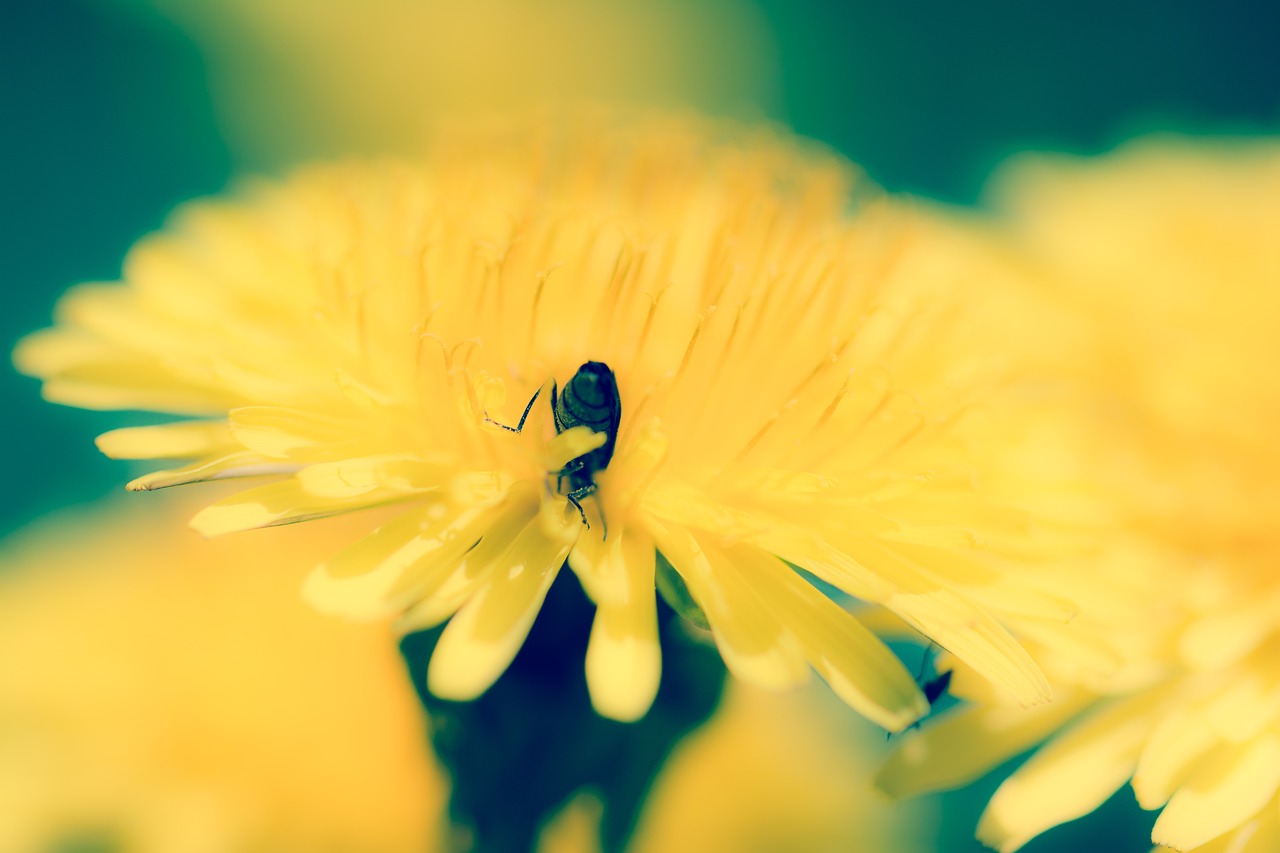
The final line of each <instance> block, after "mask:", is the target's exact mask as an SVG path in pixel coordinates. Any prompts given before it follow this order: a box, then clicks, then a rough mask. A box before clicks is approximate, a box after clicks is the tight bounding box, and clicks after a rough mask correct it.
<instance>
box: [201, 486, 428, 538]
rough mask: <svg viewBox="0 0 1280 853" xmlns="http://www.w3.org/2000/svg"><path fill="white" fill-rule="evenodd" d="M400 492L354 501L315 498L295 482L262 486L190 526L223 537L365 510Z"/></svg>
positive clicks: (374, 494)
mask: <svg viewBox="0 0 1280 853" xmlns="http://www.w3.org/2000/svg"><path fill="white" fill-rule="evenodd" d="M403 497H404V496H403V495H402V494H400V493H398V492H385V491H379V492H370V493H368V494H363V495H359V496H357V497H354V498H348V499H345V500H343V499H338V498H316V497H313V496H312V495H310V494H307V492H306V491H305V490H304V489H303V488H302V486H301V485H299V484H298V482H297V481H296V480H285V481H284V482H282V483H272V484H271V485H269V486H259V487H258V488H256V489H249V490H247V491H244V492H239V493H237V494H234V495H231V496H230V497H228V498H224V499H223V500H220V501H218V502H217V503H214V504H210V505H209V506H207V507H205V508H204V509H202V510H200V512H198V513H196V515H195V517H194V518H192V519H191V526H192V527H193V528H194V529H195V530H196V531H197V532H199V533H200V534H202V535H204V536H220V535H222V534H223V533H233V532H235V531H238V530H253V529H255V528H258V527H274V526H276V525H279V524H293V523H294V522H298V521H311V520H312V519H316V518H328V517H329V516H331V515H340V514H342V513H344V512H351V511H352V510H357V509H365V508H367V507H373V506H378V505H380V504H386V503H391V502H392V501H395V500H400V499H402V498H403Z"/></svg>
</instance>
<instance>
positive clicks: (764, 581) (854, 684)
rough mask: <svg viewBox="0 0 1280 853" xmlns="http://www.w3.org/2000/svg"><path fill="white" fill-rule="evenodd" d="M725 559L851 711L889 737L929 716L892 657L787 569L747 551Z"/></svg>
mask: <svg viewBox="0 0 1280 853" xmlns="http://www.w3.org/2000/svg"><path fill="white" fill-rule="evenodd" d="M725 556H726V557H727V558H728V562H729V563H730V564H731V565H732V566H733V567H734V568H735V569H737V570H739V571H741V573H742V576H743V579H744V580H745V581H746V583H747V584H748V585H749V586H750V587H751V588H752V589H753V590H755V592H756V594H757V595H758V596H759V598H760V599H761V601H763V602H765V603H766V605H767V606H768V607H769V609H770V610H772V611H773V612H774V613H775V614H776V615H777V617H778V618H779V620H780V621H781V622H782V624H783V625H785V626H786V627H787V629H788V631H789V633H790V634H791V635H792V636H794V637H795V638H796V639H797V640H798V642H799V644H800V648H801V650H802V651H803V654H804V656H805V658H806V659H807V660H808V662H809V664H810V665H811V666H813V668H814V669H816V670H817V671H818V674H819V675H821V676H822V677H823V679H825V680H826V682H827V684H829V685H830V686H831V689H832V690H833V691H835V694H836V695H837V696H839V697H840V698H841V699H843V700H844V701H845V702H846V703H848V704H849V706H850V707H852V708H853V709H854V710H855V711H857V712H858V713H860V714H862V715H863V716H865V717H866V718H867V719H869V720H871V721H872V722H874V723H875V724H876V725H879V726H882V727H884V728H886V729H889V730H890V731H900V730H901V729H904V728H906V727H907V726H909V725H911V723H913V722H915V721H916V720H918V719H919V718H920V717H922V716H924V715H925V714H927V713H929V703H928V702H927V701H925V698H924V696H923V694H921V692H920V688H919V687H917V686H916V682H915V678H914V677H913V676H912V675H911V673H909V672H907V670H906V669H905V668H904V667H903V666H902V663H901V661H899V660H898V658H897V656H895V655H894V654H893V652H891V651H889V648H888V647H887V646H885V644H884V643H882V642H881V641H880V640H879V638H877V637H876V636H875V635H874V634H872V633H871V632H870V631H868V630H867V629H866V628H864V627H863V626H862V624H861V623H859V622H858V620H857V619H855V618H854V617H853V616H852V615H850V614H849V613H847V612H845V611H844V610H842V609H841V608H840V607H839V605H837V604H836V603H835V602H833V601H832V600H831V599H829V598H827V597H826V596H825V595H823V594H822V592H820V591H819V590H818V589H817V588H816V587H814V586H813V585H812V584H810V583H809V582H808V581H806V580H805V579H804V578H802V577H801V576H800V575H799V574H797V573H796V572H795V570H793V569H792V568H791V567H790V566H788V565H786V564H785V563H783V562H782V561H781V560H779V559H778V558H776V557H774V556H772V555H770V554H766V553H764V552H763V551H761V550H759V549H758V548H753V547H750V546H739V547H735V548H732V549H728V550H727V551H726V552H725Z"/></svg>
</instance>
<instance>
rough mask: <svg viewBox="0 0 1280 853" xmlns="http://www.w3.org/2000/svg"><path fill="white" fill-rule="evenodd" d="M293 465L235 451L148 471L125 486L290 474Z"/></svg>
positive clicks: (135, 487) (139, 488) (136, 489)
mask: <svg viewBox="0 0 1280 853" xmlns="http://www.w3.org/2000/svg"><path fill="white" fill-rule="evenodd" d="M296 469H297V466H296V465H289V464H281V463H279V462H277V461H276V460H274V459H263V458H262V457H261V456H259V455H258V454H256V453H250V452H247V451H245V452H239V453H231V454H228V455H226V456H219V457H215V458H213V459H201V460H199V461H197V462H193V463H191V464H190V465H184V466H183V467H181V468H170V469H166V470H163V471H152V472H151V473H150V474H143V475H142V476H141V477H138V478H137V479H136V480H131V481H130V482H129V483H128V484H127V485H126V486H125V488H126V489H128V490H129V491H131V492H150V491H154V490H155V489H167V488H169V487H170V486H183V485H186V484H188V483H204V482H208V481H210V480H229V479H235V478H240V477H266V476H272V475H281V474H292V473H293V472H294V471H295V470H296Z"/></svg>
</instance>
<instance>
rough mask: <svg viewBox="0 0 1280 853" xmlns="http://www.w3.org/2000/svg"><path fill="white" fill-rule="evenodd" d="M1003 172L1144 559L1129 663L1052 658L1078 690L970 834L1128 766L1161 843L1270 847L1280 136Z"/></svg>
mask: <svg viewBox="0 0 1280 853" xmlns="http://www.w3.org/2000/svg"><path fill="white" fill-rule="evenodd" d="M999 186H1000V188H1001V190H1002V196H1001V197H1002V198H1003V200H1004V202H1005V205H1006V206H1007V207H1008V208H1009V209H1011V210H1012V211H1013V212H1014V214H1016V222H1017V223H1018V224H1019V226H1020V228H1021V236H1022V238H1024V239H1025V241H1026V245H1027V246H1028V247H1029V248H1030V249H1031V250H1032V251H1034V252H1036V253H1038V254H1039V257H1040V259H1041V261H1042V262H1043V263H1044V264H1045V266H1046V268H1047V269H1052V270H1055V271H1056V274H1057V275H1059V276H1060V281H1061V283H1062V284H1063V285H1064V286H1065V287H1064V289H1066V290H1068V291H1069V293H1070V295H1071V297H1072V298H1073V299H1074V300H1076V306H1077V308H1079V309H1082V310H1083V311H1084V312H1086V313H1088V314H1090V315H1092V316H1093V317H1094V318H1095V321H1096V325H1095V330H1094V335H1096V341H1097V344H1098V346H1097V347H1096V349H1095V351H1094V355H1093V357H1092V358H1089V359H1085V360H1083V361H1082V362H1081V363H1080V364H1079V365H1078V368H1079V375H1080V377H1081V378H1083V379H1084V380H1085V381H1086V382H1088V383H1091V385H1092V388H1091V393H1092V395H1093V402H1092V403H1091V404H1090V406H1089V408H1090V409H1092V413H1091V418H1092V429H1094V430H1095V431H1096V433H1097V434H1099V435H1104V434H1105V435H1106V436H1107V438H1106V440H1105V442H1104V443H1108V442H1109V443H1110V444H1111V448H1110V450H1109V451H1105V452H1104V453H1103V455H1102V457H1101V458H1102V459H1104V460H1105V464H1103V465H1099V466H1098V470H1099V476H1100V477H1102V478H1104V479H1106V481H1107V482H1108V484H1109V487H1110V488H1111V489H1112V490H1113V492H1114V493H1115V494H1116V495H1117V496H1118V497H1119V498H1120V499H1121V500H1122V501H1123V502H1124V504H1125V512H1126V517H1127V518H1128V519H1130V520H1131V523H1132V524H1133V526H1134V529H1135V531H1136V533H1137V535H1138V536H1142V537H1147V538H1148V539H1149V542H1148V543H1147V544H1145V545H1144V544H1138V545H1137V547H1140V548H1145V549H1146V550H1147V551H1148V562H1147V565H1149V566H1150V565H1154V566H1155V567H1156V571H1155V572H1154V573H1150V574H1148V575H1147V576H1146V577H1145V578H1144V579H1143V580H1142V581H1141V583H1142V584H1145V585H1146V586H1147V595H1148V601H1147V602H1146V605H1145V608H1144V609H1143V610H1142V611H1140V613H1139V617H1138V618H1139V619H1140V620H1141V623H1140V624H1141V625H1142V626H1143V627H1144V628H1145V629H1147V633H1146V636H1145V637H1144V638H1143V641H1142V642H1141V643H1140V644H1136V645H1135V647H1134V648H1132V649H1130V650H1129V653H1130V655H1129V656H1130V658H1131V663H1132V664H1133V668H1132V670H1131V671H1132V672H1134V673H1142V674H1143V676H1142V677H1135V678H1134V679H1132V680H1131V681H1130V682H1129V683H1127V684H1125V683H1117V684H1112V685H1110V686H1109V689H1106V690H1098V689H1097V687H1098V685H1090V684H1081V683H1080V682H1079V681H1078V680H1076V681H1075V683H1074V684H1072V683H1071V678H1070V676H1066V677H1065V679H1066V689H1065V690H1063V691H1060V692H1072V691H1075V692H1077V693H1079V694H1080V696H1081V701H1080V706H1081V707H1085V706H1089V705H1090V704H1092V707H1090V708H1089V710H1088V713H1086V714H1084V715H1082V716H1080V717H1079V718H1077V719H1072V718H1071V715H1070V714H1063V715H1061V716H1058V717H1057V718H1055V719H1043V720H1040V721H1038V722H1036V723H1034V724H1033V725H1034V726H1035V728H1036V732H1034V733H1033V734H1024V736H1023V739H1022V745H1024V746H1025V745H1029V744H1030V743H1031V742H1034V741H1035V740H1038V739H1039V738H1041V737H1044V736H1045V735H1046V734H1049V733H1052V732H1054V730H1055V729H1057V728H1059V727H1060V726H1063V725H1064V724H1066V727H1065V728H1063V730H1062V731H1060V732H1058V733H1056V734H1054V735H1053V737H1052V739H1051V740H1050V741H1049V742H1048V744H1047V745H1045V746H1044V747H1043V748H1041V749H1040V750H1039V751H1038V752H1037V753H1036V754H1035V755H1034V756H1033V757H1032V758H1031V759H1030V760H1029V761H1028V762H1027V763H1026V764H1025V765H1024V766H1023V767H1022V768H1021V769H1019V770H1018V771H1017V772H1015V773H1014V774H1013V776H1012V777H1011V778H1009V779H1008V780H1007V781H1006V782H1005V783H1004V784H1003V785H1002V786H1001V788H1000V789H999V790H998V791H997V792H996V794H995V796H994V798H993V799H992V801H991V803H990V805H989V807H988V809H987V811H986V813H985V814H984V816H983V818H982V821H981V823H980V826H979V837H981V838H982V839H983V840H984V841H985V842H987V843H988V844H990V845H992V846H994V847H996V848H997V849H1000V850H1002V851H1011V850H1014V849H1016V848H1018V847H1019V846H1021V845H1022V844H1023V843H1025V842H1026V841H1027V840H1029V839H1030V838H1032V837H1034V836H1035V835H1037V834H1038V833H1040V832H1042V831H1044V830H1045V829H1048V828H1049V827H1051V826H1053V825H1055V824H1057V823H1060V822H1062V821H1065V820H1068V819H1071V818H1074V817H1076V816H1078V815H1081V814H1084V813H1087V812H1088V811H1091V810H1092V809H1093V808H1095V807H1097V806H1098V805H1100V804H1101V803H1102V802H1103V801H1104V800H1105V799H1106V798H1107V797H1108V796H1110V795H1111V794H1112V793H1113V792H1114V791H1116V790H1117V789H1119V788H1120V787H1121V786H1122V785H1124V784H1125V783H1126V782H1131V784H1132V786H1133V791H1134V793H1135V794H1136V796H1137V799H1138V802H1139V804H1140V805H1142V806H1143V807H1144V808H1147V809H1160V815H1159V818H1158V819H1157V821H1156V824H1155V828H1154V830H1153V840H1154V841H1155V843H1156V844H1158V845H1162V846H1165V847H1170V848H1174V849H1177V850H1184V851H1189V850H1197V851H1206V853H1207V851H1233V853H1261V851H1264V850H1265V851H1270V850H1275V849H1280V797H1278V796H1277V792H1278V791H1280V581H1278V578H1280V575H1277V572H1276V564H1277V560H1280V533H1278V531H1280V489H1278V488H1277V483H1280V451H1277V448H1276V443H1275V439H1274V435H1273V433H1274V429H1273V426H1274V424H1275V423H1276V422H1277V416H1280V386H1278V385H1277V383H1276V382H1275V379H1274V377H1273V376H1272V371H1273V369H1274V365H1275V364H1277V363H1280V336H1277V335H1276V334H1275V328H1276V320H1277V318H1280V287H1277V283H1278V282H1280V248H1277V247H1278V246H1280V243H1277V241H1276V239H1275V234H1276V232H1277V229H1278V228H1280V146H1278V145H1277V144H1276V143H1275V142H1274V141H1252V142H1245V141H1239V142H1235V143H1226V142H1224V143H1217V144H1209V143H1192V142H1187V141H1178V140H1172V139H1169V140H1159V139H1157V140H1146V141H1141V142H1137V143H1133V144H1131V145H1130V146H1128V147H1127V148H1125V149H1123V150H1121V151H1119V152H1117V153H1116V154H1113V155H1111V156H1109V157H1107V158H1105V159H1102V160H1100V161H1097V162H1078V161H1073V160H1065V159H1031V160H1029V161H1028V162H1025V163H1022V164H1015V166H1013V167H1012V168H1011V169H1009V170H1008V171H1007V172H1006V174H1005V175H1004V176H1003V177H1002V179H1001V183H1000V185H999ZM1152 561H1154V562H1152ZM1130 577H1131V578H1137V577H1139V576H1138V575H1131V576H1130ZM1051 672H1052V670H1051ZM1091 700H1097V701H1093V702H1091ZM998 713H999V712H998V709H993V710H992V711H991V714H992V715H994V714H998ZM939 728H941V727H939ZM928 734H930V733H926V736H928ZM946 734H947V733H945V732H940V733H938V734H937V735H936V736H934V737H932V738H931V740H930V746H931V747H932V749H931V750H930V754H932V755H939V754H945V753H946V752H947V751H948V750H947V744H946V743H945V735H946ZM951 734H952V735H954V734H955V733H954V732H952V733H951ZM995 737H996V738H997V739H1000V738H1002V737H1004V736H1003V735H1002V734H999V733H997V734H995ZM973 748H974V747H973V744H972V743H971V744H970V745H969V749H970V750H972V749H973Z"/></svg>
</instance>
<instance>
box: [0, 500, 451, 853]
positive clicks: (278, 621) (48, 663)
mask: <svg viewBox="0 0 1280 853" xmlns="http://www.w3.org/2000/svg"><path fill="white" fill-rule="evenodd" d="M153 509H154V508H153ZM141 515H147V516H150V515H151V513H139V512H138V510H137V509H136V508H131V509H130V511H129V512H127V513H126V512H122V511H114V512H108V511H104V512H101V513H100V514H99V515H92V514H89V513H87V512H85V511H83V510H77V511H75V512H65V513H63V514H62V515H61V516H56V517H53V518H51V519H49V520H47V521H45V522H42V523H41V524H40V525H38V526H37V527H36V528H35V529H34V530H30V531H27V532H25V533H23V534H22V535H21V536H18V537H15V539H12V540H10V541H9V542H7V543H6V544H5V548H4V551H3V552H2V556H0V560H2V562H3V565H2V566H0V648H3V649H4V650H5V651H4V652H3V655H4V658H5V662H4V673H5V676H4V678H3V679H0V813H2V814H3V815H4V819H3V820H0V850H6V851H9V850H12V851H40V850H62V849H73V847H74V849H111V850H120V851H122V853H123V851H139V853H142V851H146V853H221V852H222V851H232V850H237V851H247V850H333V851H362V853H363V851H415V850H423V849H426V848H427V846H428V844H430V843H431V841H432V839H433V838H434V834H433V829H434V827H435V825H436V822H437V820H438V818H437V812H438V811H439V808H440V806H441V804H442V803H443V797H444V794H445V785H444V783H443V780H442V779H441V776H440V774H439V772H438V771H437V770H436V768H435V767H434V766H433V764H432V762H431V760H430V746H429V745H428V744H427V739H426V730H425V722H424V719H423V716H422V712H421V711H420V710H419V708H418V705H417V701H416V698H415V697H414V695H413V690H412V687H411V686H410V685H409V683H408V681H407V679H406V678H405V677H404V673H403V666H402V664H401V663H400V661H399V659H398V657H397V655H396V651H395V644H394V642H393V640H392V637H391V635H390V631H389V629H388V628H387V627H385V626H370V625H354V624H350V623H344V622H340V621H337V620H333V619H326V618H324V617H322V616H320V615H319V614H316V613H315V612H314V611H313V610H312V609H311V608H308V607H306V606H305V605H304V604H303V603H302V602H301V601H299V600H298V595H297V587H298V584H299V583H300V582H301V579H302V575H303V574H304V573H305V571H306V569H307V568H308V563H309V562H310V561H313V560H316V559H319V558H320V557H321V556H322V555H323V554H324V553H325V551H326V550H327V549H329V548H332V547H333V545H334V542H335V541H340V538H339V537H336V536H333V535H331V534H328V533H326V535H319V536H317V535H316V532H315V531H312V530H305V529H302V528H295V529H293V530H291V531H273V533H275V534H278V535H267V534H258V535H254V536H245V537H234V538H229V539H224V540H219V541H217V542H207V541H205V540H203V539H201V538H200V537H199V536H197V535H196V534H194V533H192V532H191V531H189V530H186V529H185V528H183V527H182V526H181V525H175V524H171V523H170V524H165V523H163V522H162V521H159V520H158V519H154V518H150V519H149V520H147V519H143V518H142V517H140V516H141ZM346 527H347V528H348V530H349V529H350V527H351V525H350V524H348V525H346ZM76 842H78V843H79V844H80V845H81V846H75V843H76ZM59 845H63V846H59Z"/></svg>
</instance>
